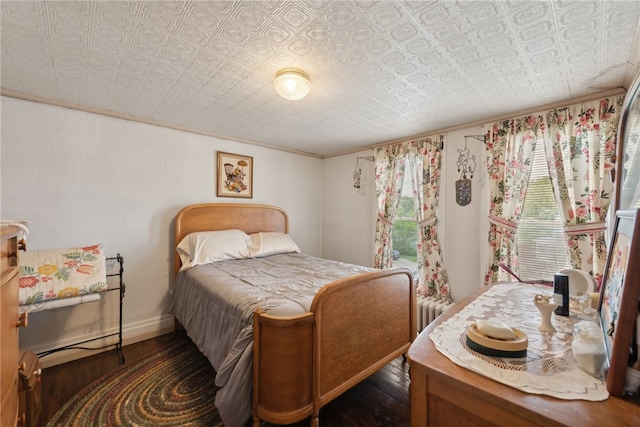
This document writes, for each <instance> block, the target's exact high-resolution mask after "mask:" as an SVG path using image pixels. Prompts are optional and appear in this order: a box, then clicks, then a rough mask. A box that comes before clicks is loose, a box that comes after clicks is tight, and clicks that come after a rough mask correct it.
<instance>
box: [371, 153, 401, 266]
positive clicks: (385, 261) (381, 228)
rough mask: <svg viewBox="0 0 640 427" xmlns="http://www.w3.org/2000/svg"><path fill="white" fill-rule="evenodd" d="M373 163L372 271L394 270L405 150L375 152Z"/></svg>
mask: <svg viewBox="0 0 640 427" xmlns="http://www.w3.org/2000/svg"><path fill="white" fill-rule="evenodd" d="M373 157H374V161H375V171H376V175H375V180H376V199H377V204H378V219H377V220H376V235H375V250H376V252H375V255H374V257H373V267H374V268H390V267H392V266H393V245H392V242H393V239H392V233H393V221H394V219H395V217H396V213H397V212H398V205H399V204H400V196H401V192H402V181H403V180H404V165H405V150H404V149H403V147H402V146H401V145H399V144H396V145H387V146H385V147H380V148H377V149H376V150H375V151H374V153H373Z"/></svg>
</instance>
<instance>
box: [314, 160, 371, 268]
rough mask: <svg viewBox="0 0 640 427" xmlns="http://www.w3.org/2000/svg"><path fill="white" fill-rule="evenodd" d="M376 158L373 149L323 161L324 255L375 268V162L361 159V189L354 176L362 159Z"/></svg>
mask: <svg viewBox="0 0 640 427" xmlns="http://www.w3.org/2000/svg"><path fill="white" fill-rule="evenodd" d="M370 156H373V151H372V150H366V151H362V152H359V153H355V154H348V155H344V156H339V157H331V158H328V159H324V160H323V161H322V169H323V184H322V188H323V204H322V217H323V223H322V256H323V257H325V258H329V259H335V260H338V261H344V262H349V263H352V264H358V265H364V266H367V267H371V266H372V265H373V254H374V250H375V249H374V245H373V239H374V232H375V226H376V216H377V215H376V212H377V211H376V187H375V182H374V166H373V162H372V161H367V160H363V159H361V160H359V165H360V169H361V170H362V174H361V177H360V188H354V182H353V173H354V170H355V167H356V160H357V158H358V157H370Z"/></svg>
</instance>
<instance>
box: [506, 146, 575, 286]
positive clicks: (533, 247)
mask: <svg viewBox="0 0 640 427" xmlns="http://www.w3.org/2000/svg"><path fill="white" fill-rule="evenodd" d="M517 238H518V254H519V260H520V269H519V274H518V275H519V276H520V278H521V279H522V280H538V279H543V280H553V275H554V274H555V273H557V272H559V271H560V270H562V269H565V268H571V265H570V264H569V256H568V254H567V250H566V245H565V239H564V232H563V227H562V220H561V219H560V213H559V211H558V205H557V204H556V200H555V197H554V195H553V188H552V186H551V178H550V176H549V170H548V168H547V160H546V155H545V150H544V142H543V141H542V139H539V140H538V142H537V144H536V151H535V154H534V158H533V166H532V168H531V176H530V177H529V186H528V188H527V195H526V197H525V201H524V206H523V209H522V217H521V219H520V222H519V223H518V231H517Z"/></svg>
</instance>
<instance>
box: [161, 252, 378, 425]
mask: <svg viewBox="0 0 640 427" xmlns="http://www.w3.org/2000/svg"><path fill="white" fill-rule="evenodd" d="M369 271H373V269H371V268H367V267H361V266H356V265H351V264H346V263H342V262H337V261H330V260H325V259H321V258H316V257H311V256H308V255H303V254H298V253H289V254H280V255H272V256H269V257H265V258H253V259H242V260H230V261H223V262H217V263H213V264H206V265H199V266H196V267H193V268H191V269H189V270H186V271H182V272H180V273H179V274H178V277H177V279H176V283H175V286H174V287H173V289H172V298H171V305H170V310H171V313H172V314H173V315H174V316H175V317H176V319H177V320H178V321H179V322H180V323H181V324H182V325H183V326H184V327H185V329H186V331H187V334H188V335H189V337H190V338H191V339H192V340H193V342H194V343H195V344H196V345H197V346H198V348H199V349H200V351H202V353H203V354H204V355H205V356H206V357H207V358H208V359H209V361H210V362H211V365H212V366H213V368H214V369H215V370H216V373H217V375H216V379H215V383H216V384H215V385H216V386H217V387H219V390H218V392H217V394H216V401H215V405H216V407H217V408H218V411H219V413H220V416H221V418H222V420H223V422H224V424H225V426H227V427H235V426H242V425H244V423H245V422H246V421H247V419H248V418H249V417H250V416H251V379H252V353H253V345H252V342H253V341H252V339H253V325H252V320H253V312H254V310H256V309H257V308H262V309H263V310H265V311H268V312H269V314H273V315H284V316H287V315H295V314H301V313H305V312H308V311H309V308H310V306H311V302H312V301H313V297H314V296H315V294H316V293H317V292H318V290H319V289H320V288H321V287H322V286H324V285H326V284H328V283H331V282H333V281H335V280H337V279H340V278H344V277H348V276H353V275H356V274H360V273H365V272H369Z"/></svg>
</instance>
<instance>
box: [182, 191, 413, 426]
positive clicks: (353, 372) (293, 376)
mask: <svg viewBox="0 0 640 427" xmlns="http://www.w3.org/2000/svg"><path fill="white" fill-rule="evenodd" d="M223 229H240V230H243V231H244V232H245V233H247V234H252V233H256V232H259V231H279V232H283V233H288V230H289V224H288V217H287V214H286V212H285V211H283V210H282V209H280V208H277V207H274V206H268V205H257V204H233V203H206V204H197V205H191V206H187V207H185V208H184V209H182V210H181V211H180V212H179V213H178V215H177V217H176V222H175V230H176V234H175V242H176V244H177V243H178V242H180V241H181V240H182V238H183V237H184V236H186V235H187V234H189V233H193V232H197V231H213V230H223ZM179 269H180V257H179V256H178V255H177V254H176V256H175V272H176V274H177V272H178V271H179ZM253 334H254V336H253V340H254V342H253V391H252V401H253V402H252V407H253V423H254V426H255V427H258V426H259V425H260V422H261V420H265V421H268V422H271V423H276V424H291V423H294V422H297V421H300V420H303V419H305V418H307V417H311V426H314V427H317V426H318V425H319V418H318V416H319V412H320V408H322V407H323V406H324V405H326V404H327V403H328V402H330V401H331V400H333V399H334V398H336V397H337V396H339V395H340V394H342V393H343V392H345V391H346V390H348V389H349V388H351V387H352V386H354V385H355V384H357V383H359V382H360V381H362V380H364V379H365V378H367V377H368V376H370V375H371V374H373V373H375V372H376V371H377V370H379V369H380V368H382V367H383V366H385V365H386V364H388V363H389V362H391V361H392V360H393V359H395V358H396V357H398V356H400V355H403V354H404V353H406V351H407V350H408V348H409V346H410V345H411V343H412V341H413V340H414V338H415V337H416V315H415V288H414V285H413V277H412V275H411V272H410V271H409V270H408V269H404V268H398V269H389V270H377V271H375V272H371V273H364V274H360V275H357V276H353V277H348V278H345V279H341V280H337V281H335V282H332V283H330V284H328V285H326V286H324V287H323V288H322V289H321V290H320V291H319V292H318V293H317V294H316V296H315V298H314V300H313V302H312V305H311V310H310V312H308V313H304V314H301V315H299V316H288V317H281V316H271V315H269V314H268V313H265V312H263V311H261V310H256V312H255V313H254V319H253Z"/></svg>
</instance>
